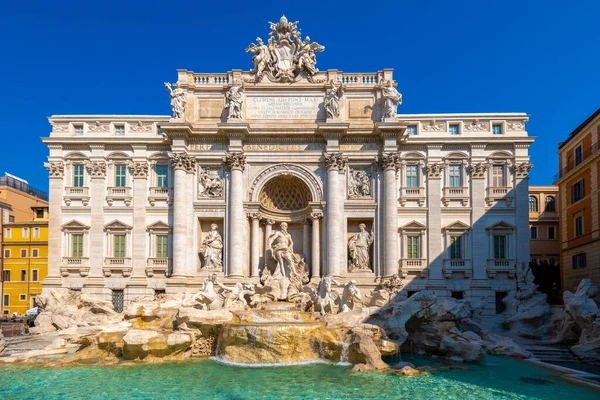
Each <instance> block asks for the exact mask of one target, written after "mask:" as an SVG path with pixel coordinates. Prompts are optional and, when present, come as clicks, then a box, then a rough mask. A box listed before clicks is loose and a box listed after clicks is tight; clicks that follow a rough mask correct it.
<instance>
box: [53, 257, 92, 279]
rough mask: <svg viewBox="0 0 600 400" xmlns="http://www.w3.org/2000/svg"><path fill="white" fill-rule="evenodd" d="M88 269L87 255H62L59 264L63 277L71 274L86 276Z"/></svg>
mask: <svg viewBox="0 0 600 400" xmlns="http://www.w3.org/2000/svg"><path fill="white" fill-rule="evenodd" d="M89 271H90V260H89V258H88V257H63V258H62V263H61V266H60V274H61V275H62V276H64V277H66V276H69V275H71V274H75V275H80V276H88V274H89Z"/></svg>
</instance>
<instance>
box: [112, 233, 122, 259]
mask: <svg viewBox="0 0 600 400" xmlns="http://www.w3.org/2000/svg"><path fill="white" fill-rule="evenodd" d="M113 245H114V246H113V257H116V258H123V257H125V235H114V236H113Z"/></svg>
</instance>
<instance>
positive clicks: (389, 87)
mask: <svg viewBox="0 0 600 400" xmlns="http://www.w3.org/2000/svg"><path fill="white" fill-rule="evenodd" d="M381 95H382V97H383V110H382V111H383V113H382V116H381V120H382V121H384V120H385V119H386V118H396V115H397V114H398V105H400V104H402V95H401V94H400V92H398V90H396V82H392V81H390V80H387V81H385V83H384V84H383V86H382V87H381Z"/></svg>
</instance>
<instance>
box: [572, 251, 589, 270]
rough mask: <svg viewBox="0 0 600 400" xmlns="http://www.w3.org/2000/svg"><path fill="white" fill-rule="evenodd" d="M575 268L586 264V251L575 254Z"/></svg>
mask: <svg viewBox="0 0 600 400" xmlns="http://www.w3.org/2000/svg"><path fill="white" fill-rule="evenodd" d="M572 259H573V269H578V268H583V267H585V266H586V262H587V260H586V256H585V253H579V254H575V255H574V256H573V257H572Z"/></svg>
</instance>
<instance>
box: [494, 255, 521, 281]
mask: <svg viewBox="0 0 600 400" xmlns="http://www.w3.org/2000/svg"><path fill="white" fill-rule="evenodd" d="M499 272H503V273H507V274H508V277H509V278H514V277H515V273H516V267H515V260H514V259H512V258H489V259H488V260H487V274H488V277H489V278H490V279H493V278H495V277H496V274H497V273H499Z"/></svg>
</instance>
